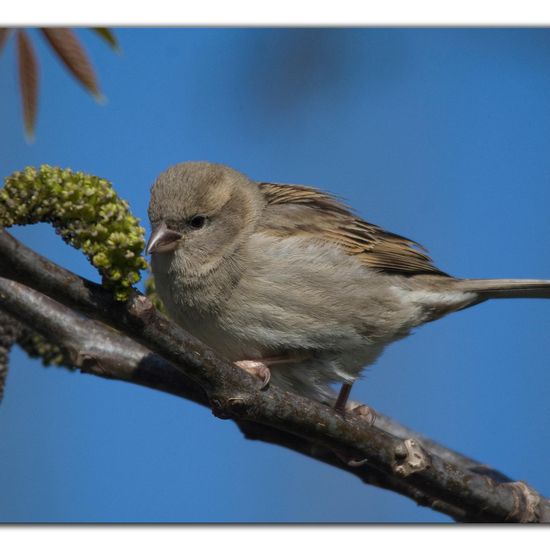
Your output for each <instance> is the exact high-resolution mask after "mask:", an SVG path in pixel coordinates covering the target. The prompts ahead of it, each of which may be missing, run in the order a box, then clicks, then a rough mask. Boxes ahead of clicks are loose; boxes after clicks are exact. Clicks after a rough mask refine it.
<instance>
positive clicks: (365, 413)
mask: <svg viewBox="0 0 550 550" xmlns="http://www.w3.org/2000/svg"><path fill="white" fill-rule="evenodd" d="M338 412H339V413H340V414H341V415H342V416H343V417H344V418H345V419H348V418H351V419H354V418H357V419H358V420H360V421H361V422H367V424H368V425H369V426H373V425H374V422H375V421H376V411H375V410H374V409H372V408H371V407H369V406H368V405H362V404H360V403H356V402H353V401H351V402H350V403H347V404H346V406H345V408H344V410H340V411H338ZM334 453H335V454H336V456H337V457H338V458H339V459H340V460H342V461H343V462H345V463H346V464H347V465H348V466H351V467H352V468H358V467H360V466H363V465H364V464H366V463H367V462H368V460H367V459H366V458H365V457H361V456H354V455H352V454H351V453H347V452H343V451H334Z"/></svg>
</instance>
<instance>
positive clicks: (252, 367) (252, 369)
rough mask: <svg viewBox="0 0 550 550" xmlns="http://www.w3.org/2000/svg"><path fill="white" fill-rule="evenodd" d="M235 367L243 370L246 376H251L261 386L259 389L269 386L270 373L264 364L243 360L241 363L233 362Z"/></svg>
mask: <svg viewBox="0 0 550 550" xmlns="http://www.w3.org/2000/svg"><path fill="white" fill-rule="evenodd" d="M234 364H235V366H237V367H239V368H240V369H243V370H244V371H246V372H247V373H248V374H251V375H252V376H254V377H255V378H257V379H258V380H259V381H260V383H261V384H262V385H261V387H260V389H262V390H263V389H264V388H265V387H266V386H267V385H268V384H269V379H270V378H271V371H270V370H269V368H268V367H267V365H266V364H265V363H263V362H262V361H253V360H249V359H245V360H243V361H235V363H234Z"/></svg>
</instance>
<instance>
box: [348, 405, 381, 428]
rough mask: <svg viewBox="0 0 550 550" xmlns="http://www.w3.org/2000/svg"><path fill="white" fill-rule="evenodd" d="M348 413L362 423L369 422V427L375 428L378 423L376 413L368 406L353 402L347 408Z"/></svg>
mask: <svg viewBox="0 0 550 550" xmlns="http://www.w3.org/2000/svg"><path fill="white" fill-rule="evenodd" d="M346 412H347V413H349V414H350V416H352V418H353V417H355V418H359V419H361V420H362V421H364V422H367V423H368V425H369V426H374V423H375V422H376V411H375V410H374V409H372V408H371V407H369V406H368V405H361V404H357V403H353V402H351V403H350V404H349V405H348V406H347V407H346Z"/></svg>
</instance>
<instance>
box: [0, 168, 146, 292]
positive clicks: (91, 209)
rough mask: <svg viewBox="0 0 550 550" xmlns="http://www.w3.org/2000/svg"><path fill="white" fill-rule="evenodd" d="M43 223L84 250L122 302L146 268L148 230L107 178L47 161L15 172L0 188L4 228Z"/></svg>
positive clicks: (1, 215) (104, 281)
mask: <svg viewBox="0 0 550 550" xmlns="http://www.w3.org/2000/svg"><path fill="white" fill-rule="evenodd" d="M38 222H47V223H50V224H51V225H52V226H53V227H54V228H55V230H56V232H57V233H58V234H59V235H60V236H61V238H62V239H63V240H64V241H65V242H66V243H68V244H70V245H71V246H73V247H75V248H78V249H80V250H82V252H84V254H85V255H86V257H87V258H88V259H89V260H90V262H91V263H92V265H94V266H95V267H96V268H97V269H98V271H99V273H100V274H101V276H102V281H103V284H104V286H105V287H106V288H109V289H111V290H112V291H113V292H114V293H115V296H116V299H117V300H121V301H123V300H126V299H127V298H128V296H129V293H130V289H131V287H132V285H134V284H136V283H137V282H138V281H139V280H140V277H141V276H140V271H141V270H143V269H147V262H146V261H145V259H144V258H143V256H142V254H143V250H144V248H145V240H144V234H145V230H144V229H143V228H142V227H141V226H140V225H139V220H138V218H136V217H134V216H133V215H132V214H131V212H130V210H129V208H128V203H127V202H126V201H125V200H122V199H121V198H119V197H118V195H117V194H116V193H115V191H114V190H113V188H112V186H111V184H110V182H108V181H107V180H105V179H102V178H99V177H97V176H92V175H88V174H83V173H82V172H73V171H72V170H69V169H61V168H56V167H51V166H48V165H42V166H41V167H40V168H39V169H36V168H33V167H27V168H25V169H24V170H23V171H22V172H14V173H13V174H12V175H11V176H8V177H7V178H6V179H5V181H4V187H3V188H2V189H1V190H0V226H3V227H11V226H12V225H27V224H33V223H38Z"/></svg>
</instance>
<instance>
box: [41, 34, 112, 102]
mask: <svg viewBox="0 0 550 550" xmlns="http://www.w3.org/2000/svg"><path fill="white" fill-rule="evenodd" d="M40 30H41V31H42V33H43V34H44V36H45V37H46V39H47V41H48V42H49V43H50V46H51V47H52V48H53V49H54V51H55V52H56V53H57V55H58V56H59V58H60V59H61V60H62V61H63V63H64V64H65V66H66V67H67V69H69V71H70V72H71V73H72V74H73V75H74V76H75V78H76V79H77V80H78V81H79V82H80V83H81V84H82V85H83V86H84V87H85V88H86V89H87V90H88V91H90V92H91V93H92V95H93V96H94V97H95V98H96V99H97V100H98V101H103V96H102V94H101V92H100V90H99V86H98V83H97V79H96V76H95V72H94V69H93V67H92V64H91V63H90V61H89V59H88V54H87V53H86V52H85V51H84V48H83V47H82V45H81V44H80V42H79V40H78V38H77V37H76V36H75V34H74V33H73V31H72V30H71V29H67V28H61V27H58V28H53V27H52V28H43V29H40Z"/></svg>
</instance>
